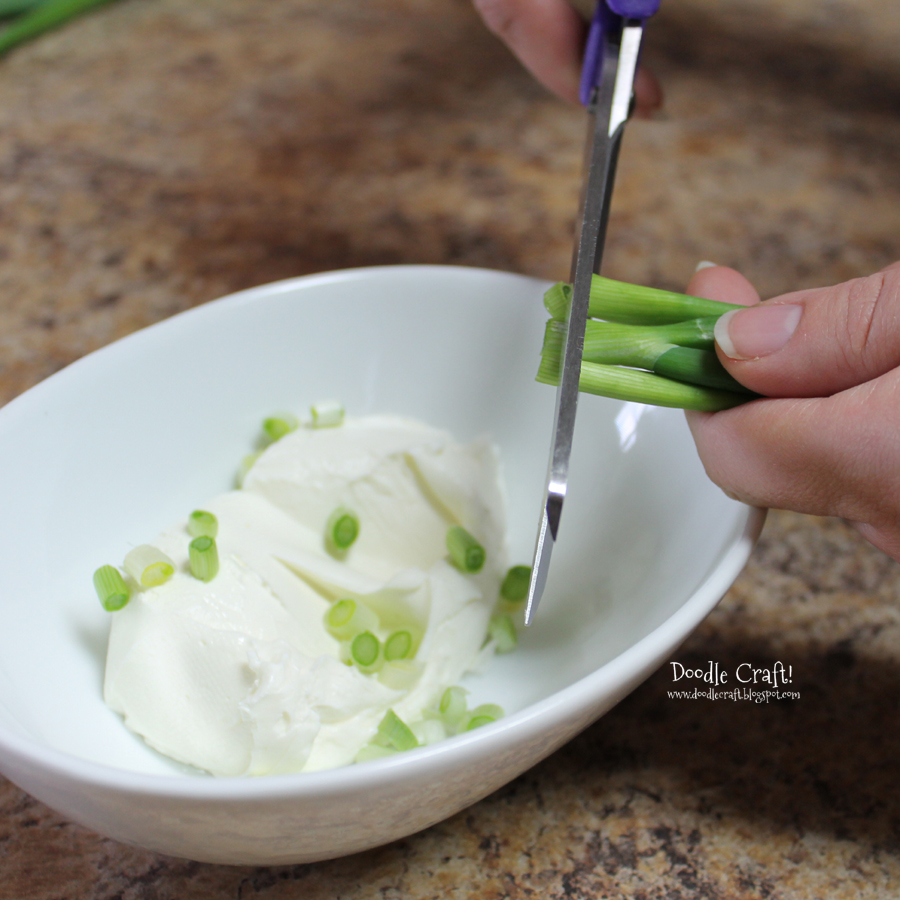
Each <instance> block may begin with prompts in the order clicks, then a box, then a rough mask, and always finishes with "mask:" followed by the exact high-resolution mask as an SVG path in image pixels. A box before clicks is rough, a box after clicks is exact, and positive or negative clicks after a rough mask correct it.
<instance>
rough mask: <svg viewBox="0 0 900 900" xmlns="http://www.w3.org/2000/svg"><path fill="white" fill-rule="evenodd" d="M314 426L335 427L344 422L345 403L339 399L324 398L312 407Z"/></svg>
mask: <svg viewBox="0 0 900 900" xmlns="http://www.w3.org/2000/svg"><path fill="white" fill-rule="evenodd" d="M309 411H310V413H311V414H312V427H313V428H334V427H335V426H336V425H342V424H343V422H344V404H343V403H341V402H340V401H338V400H323V401H321V402H320V403H315V404H313V405H312V406H311V407H310V409H309Z"/></svg>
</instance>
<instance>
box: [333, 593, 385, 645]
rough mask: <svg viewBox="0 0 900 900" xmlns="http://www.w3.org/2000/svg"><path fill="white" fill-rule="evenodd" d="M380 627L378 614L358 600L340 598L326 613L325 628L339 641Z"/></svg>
mask: <svg viewBox="0 0 900 900" xmlns="http://www.w3.org/2000/svg"><path fill="white" fill-rule="evenodd" d="M377 627H378V615H377V614H376V613H375V612H374V611H373V610H371V609H369V607H368V606H366V605H365V604H364V603H358V602H357V601H356V600H349V599H347V600H338V601H337V602H336V603H334V604H332V605H331V606H330V607H329V609H328V612H326V613H325V629H326V630H327V631H328V633H329V634H331V635H332V636H334V637H336V638H337V639H338V640H339V641H345V640H347V641H348V640H351V639H352V638H354V637H355V636H356V635H358V634H362V632H364V631H372V629H374V628H377Z"/></svg>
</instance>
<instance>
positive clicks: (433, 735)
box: [409, 719, 447, 747]
mask: <svg viewBox="0 0 900 900" xmlns="http://www.w3.org/2000/svg"><path fill="white" fill-rule="evenodd" d="M409 727H410V730H411V731H412V733H413V734H414V735H415V736H416V740H417V741H418V742H419V746H420V747H425V746H427V745H428V744H436V743H437V742H438V741H442V740H444V738H446V737H447V729H446V728H445V727H444V723H443V722H442V721H441V720H440V719H422V720H420V721H419V722H413V724H412V725H410V726H409Z"/></svg>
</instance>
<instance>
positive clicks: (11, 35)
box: [0, 0, 110, 54]
mask: <svg viewBox="0 0 900 900" xmlns="http://www.w3.org/2000/svg"><path fill="white" fill-rule="evenodd" d="M108 2H110V0H0V19H12V21H11V22H10V24H9V25H7V27H6V29H5V30H3V31H0V54H2V53H6V52H7V51H9V50H12V48H13V47H17V46H18V45H19V44H23V43H25V41H30V40H31V39H32V38H36V37H38V35H41V34H43V33H44V32H45V31H49V30H50V29H51V28H56V27H57V26H59V25H62V24H63V23H64V22H68V21H69V19H73V18H74V17H75V16H78V15H81V13H84V12H87V11H88V10H89V9H91V8H93V7H94V6H99V5H100V4H101V3H108Z"/></svg>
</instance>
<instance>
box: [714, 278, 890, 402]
mask: <svg viewBox="0 0 900 900" xmlns="http://www.w3.org/2000/svg"><path fill="white" fill-rule="evenodd" d="M718 271H721V270H717V269H712V270H710V272H709V274H708V275H707V276H706V277H707V279H714V278H715V277H716V273H717V272H718ZM710 289H711V291H713V292H716V286H715V285H712V287H711V288H710ZM717 293H723V292H721V291H718V292H717ZM898 324H900V263H894V264H893V265H892V266H888V267H887V268H886V269H883V270H882V271H881V272H878V273H877V274H875V275H870V276H868V277H866V278H856V279H854V280H853V281H847V282H845V283H844V284H839V285H836V286H835V287H827V288H814V289H812V290H805V291H796V292H794V293H791V294H783V295H782V296H780V297H774V298H773V299H771V300H767V301H765V302H764V303H761V304H759V305H757V306H753V307H751V308H749V309H741V310H734V311H732V312H729V313H726V314H725V315H724V316H722V318H721V319H720V320H719V322H718V324H717V325H716V343H717V345H718V349H719V357H720V358H721V360H722V362H723V364H724V365H725V367H726V368H727V369H728V371H729V372H730V373H731V374H732V375H733V376H734V377H735V378H737V379H738V381H740V382H741V383H742V384H744V385H746V386H747V387H749V388H751V389H752V390H754V391H757V392H758V393H760V394H763V395H764V396H767V397H828V396H831V395H832V394H836V393H838V392H839V391H843V390H846V389H847V388H851V387H854V386H855V385H859V384H863V383H864V382H867V381H871V380H872V379H874V378H878V377H879V376H881V375H884V374H885V373H886V372H889V371H890V370H892V369H893V368H895V367H896V366H897V365H900V328H898Z"/></svg>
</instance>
